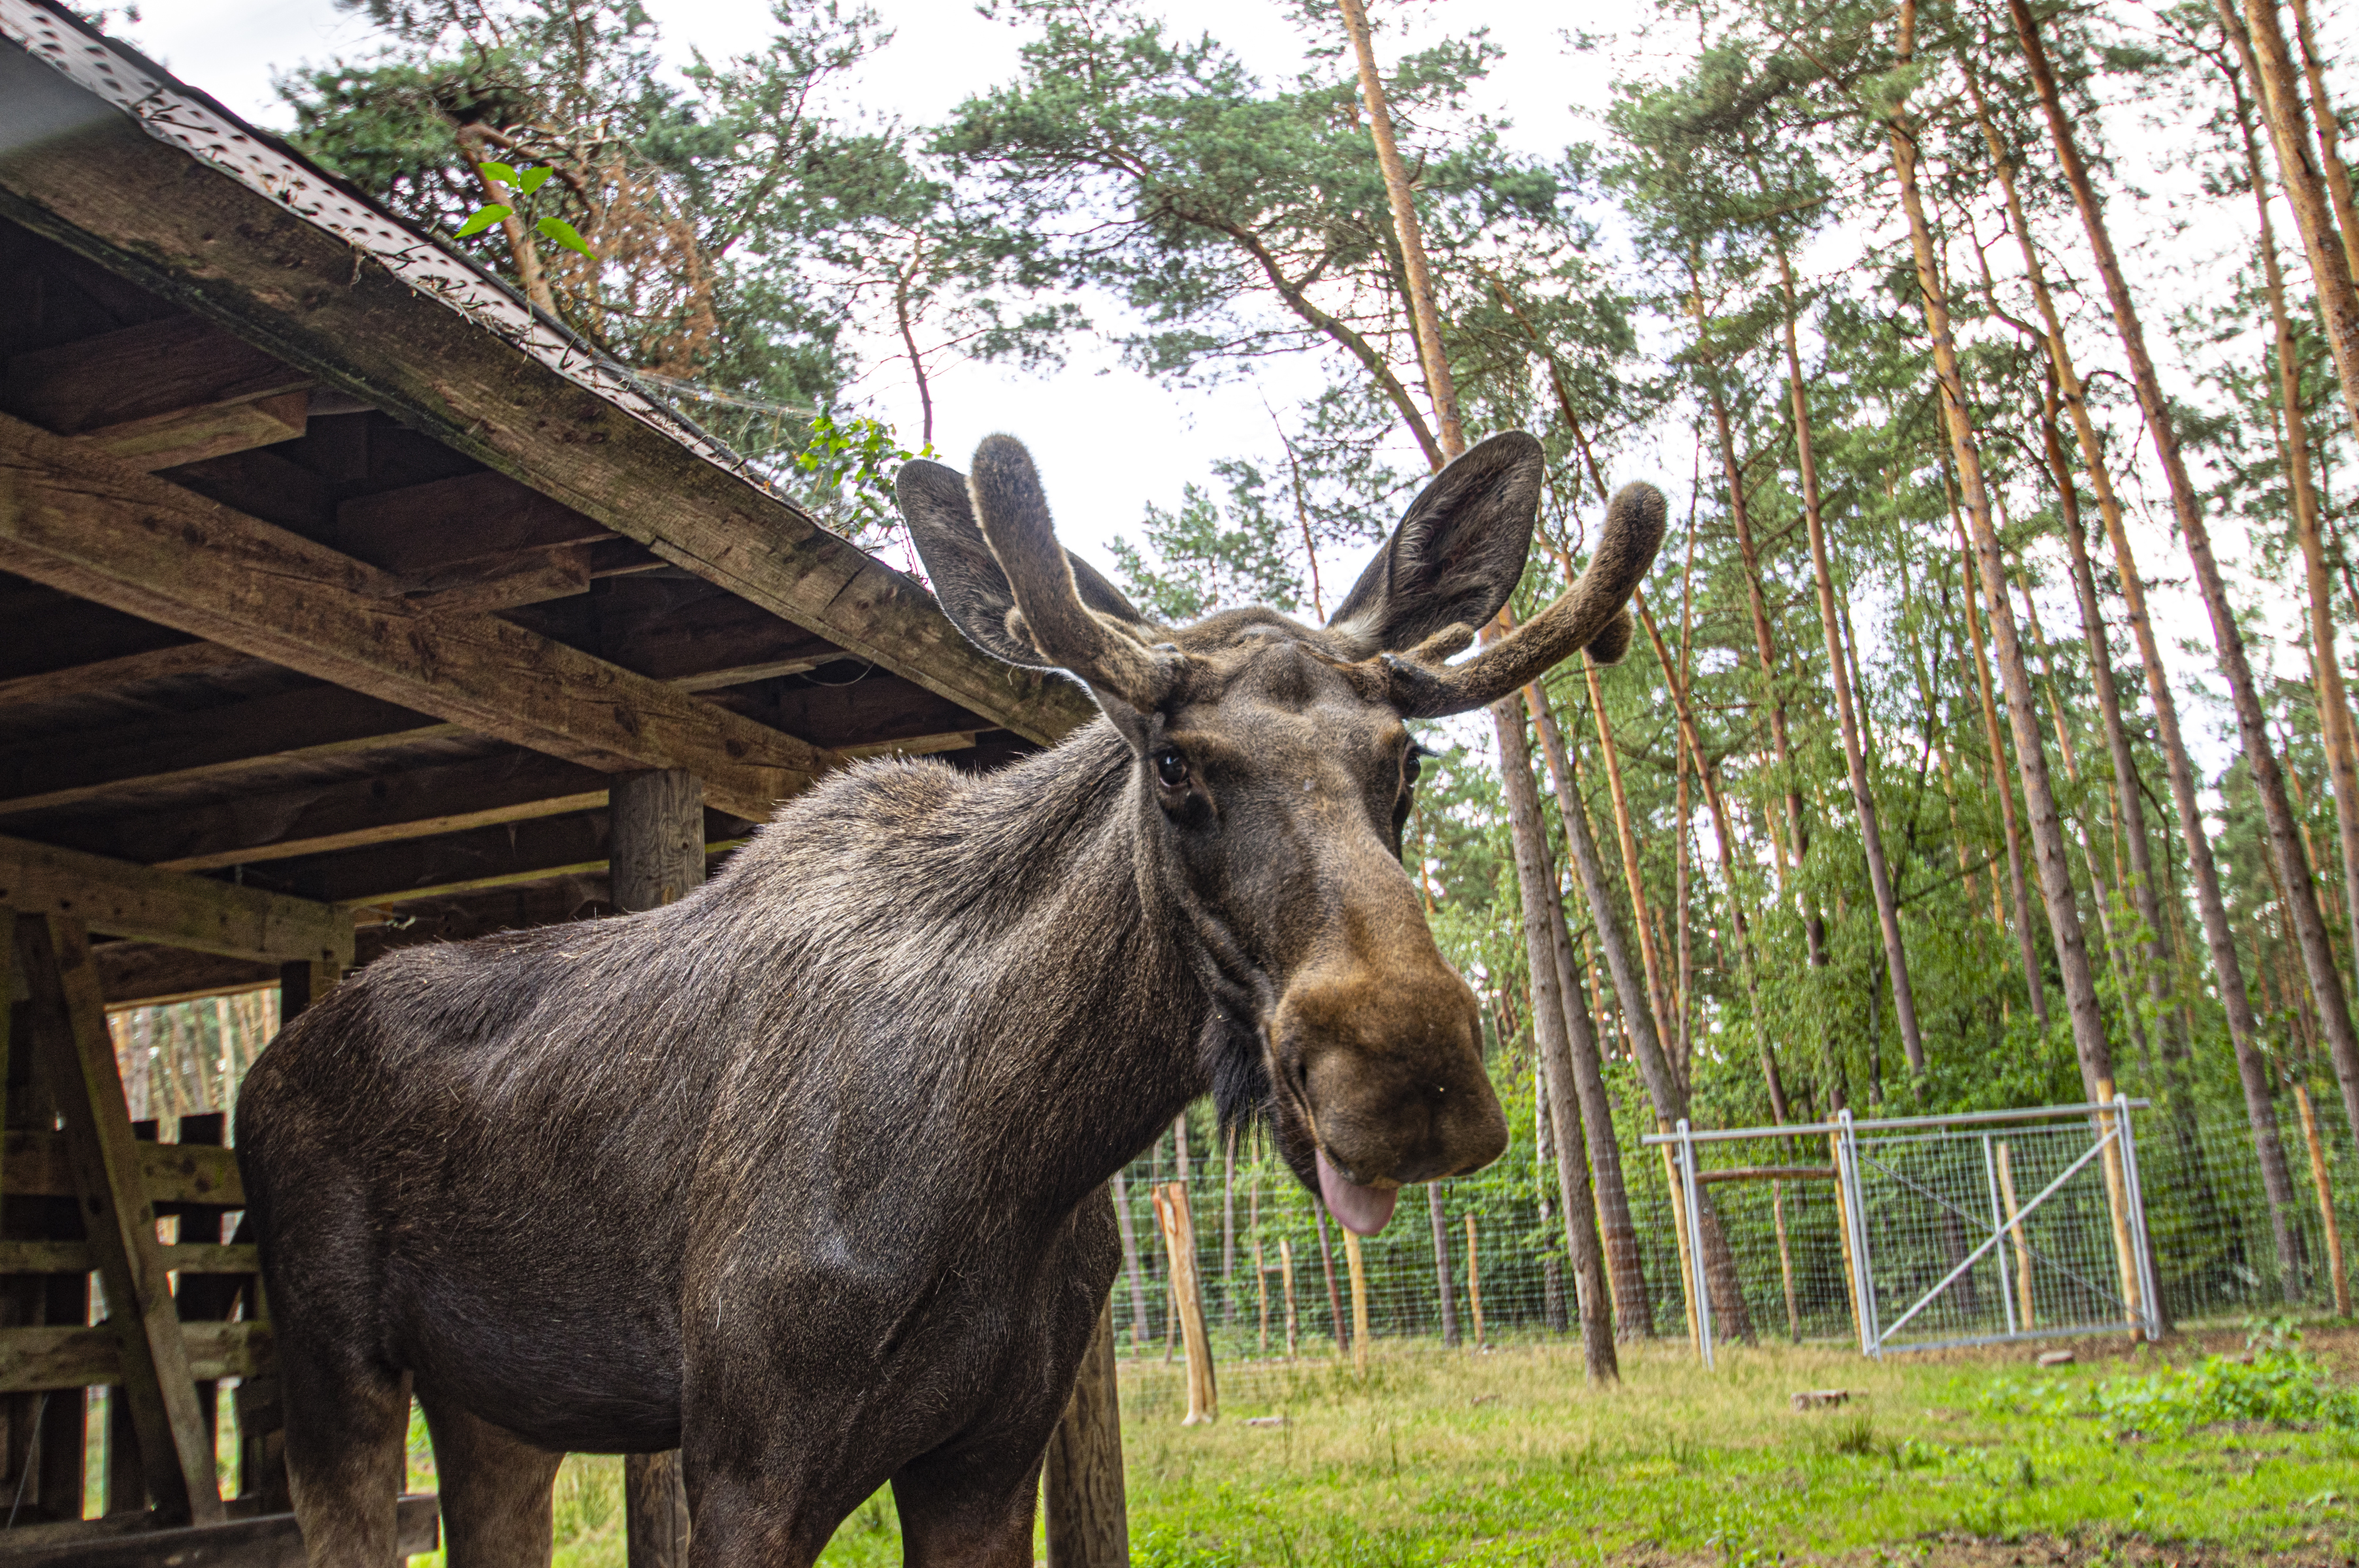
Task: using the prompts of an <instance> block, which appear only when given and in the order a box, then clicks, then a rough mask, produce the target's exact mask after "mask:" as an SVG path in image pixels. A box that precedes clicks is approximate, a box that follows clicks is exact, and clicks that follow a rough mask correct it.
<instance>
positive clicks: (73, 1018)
mask: <svg viewBox="0 0 2359 1568" xmlns="http://www.w3.org/2000/svg"><path fill="white" fill-rule="evenodd" d="M16 951H17V956H18V958H19V960H20V962H21V963H22V965H23V967H24V973H25V977H26V984H27V989H29V990H30V992H31V996H30V1001H31V1005H32V1008H33V1010H34V1013H35V1015H36V1016H37V1017H40V1018H42V1019H43V1022H42V1024H41V1025H39V1026H38V1027H37V1028H36V1029H35V1031H34V1038H35V1044H36V1049H37V1052H38V1056H39V1062H40V1066H41V1069H42V1071H43V1076H45V1077H46V1079H47V1080H48V1084H49V1095H50V1098H51V1099H52V1101H53V1102H54V1103H55V1105H56V1108H57V1112H58V1116H59V1119H60V1120H61V1121H62V1122H63V1123H64V1131H65V1140H64V1141H65V1148H66V1158H67V1161H68V1162H69V1163H70V1164H71V1166H72V1167H73V1173H74V1186H75V1187H76V1189H78V1191H77V1195H78V1196H79V1198H80V1199H81V1203H82V1226H83V1228H84V1229H85V1230H86V1231H87V1232H88V1233H89V1238H90V1246H91V1250H92V1252H93V1253H94V1254H95V1256H96V1260H97V1262H98V1270H97V1272H98V1275H99V1278H100V1279H101V1280H103V1281H105V1285H106V1300H107V1321H106V1325H105V1327H106V1329H107V1330H108V1331H109V1332H110V1333H111V1335H112V1336H113V1338H114V1341H115V1345H116V1350H117V1355H118V1356H119V1357H120V1360H119V1363H118V1365H119V1368H120V1370H119V1374H118V1376H119V1386H120V1387H121V1389H122V1390H123V1397H124V1399H125V1402H127V1403H128V1404H129V1406H130V1408H131V1424H132V1427H133V1429H134V1430H135V1431H136V1433H138V1438H139V1457H140V1463H141V1467H142V1468H143V1469H145V1470H146V1472H147V1494H148V1496H149V1497H151V1498H155V1500H156V1510H157V1513H158V1516H160V1518H161V1519H163V1521H164V1522H165V1523H167V1524H190V1523H193V1524H211V1523H212V1522H214V1521H216V1520H218V1519H221V1518H222V1517H223V1515H222V1500H221V1485H220V1482H219V1481H218V1480H217V1479H216V1477H215V1475H214V1461H213V1453H212V1443H211V1442H210V1441H209V1434H208V1433H206V1431H205V1424H204V1420H203V1417H202V1414H201V1412H200V1411H198V1409H197V1390H196V1382H195V1377H196V1374H195V1371H194V1369H193V1368H191V1367H190V1357H189V1346H188V1342H187V1340H186V1339H184V1338H183V1337H182V1336H181V1332H180V1317H179V1311H178V1310H177V1309H176V1307H175V1305H174V1303H173V1300H172V1288H171V1281H170V1279H169V1277H168V1274H167V1273H166V1272H165V1270H164V1266H163V1260H162V1249H161V1248H160V1247H159V1246H158V1243H157V1240H156V1206H155V1205H154V1204H153V1203H152V1202H151V1201H150V1200H149V1198H148V1195H147V1190H146V1184H145V1183H144V1182H143V1180H142V1173H141V1171H140V1165H139V1145H138V1143H137V1141H136V1140H135V1139H134V1138H133V1136H132V1132H131V1119H130V1116H129V1114H128V1112H127V1111H126V1110H125V1105H124V1098H123V1079H122V1077H121V1076H120V1075H119V1074H118V1073H117V1071H116V1069H115V1062H114V1039H113V1037H112V1036H111V1035H110V1034H109V1033H107V1028H106V1008H105V1003H104V1002H103V1000H101V999H100V996H99V990H98V971H97V970H96V969H95V968H92V966H91V961H90V936H89V934H88V932H87V931H86V930H85V929H84V927H83V925H82V923H81V922H80V921H78V920H70V919H65V918H61V917H60V916H58V915H54V914H51V915H19V916H18V917H17V920H16ZM19 1332H22V1331H19ZM69 1332H71V1331H69Z"/></svg>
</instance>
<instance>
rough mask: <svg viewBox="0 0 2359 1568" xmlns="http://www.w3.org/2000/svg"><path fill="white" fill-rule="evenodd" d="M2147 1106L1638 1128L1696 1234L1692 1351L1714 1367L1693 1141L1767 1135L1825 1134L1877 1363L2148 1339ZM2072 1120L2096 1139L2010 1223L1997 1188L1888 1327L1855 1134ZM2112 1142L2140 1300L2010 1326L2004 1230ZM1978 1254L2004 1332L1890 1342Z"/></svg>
mask: <svg viewBox="0 0 2359 1568" xmlns="http://www.w3.org/2000/svg"><path fill="white" fill-rule="evenodd" d="M2153 1103H2154V1102H2153V1101H2151V1100H2144V1099H2132V1098H2129V1097H2128V1096H2126V1095H2122V1094H2116V1095H2114V1098H2111V1099H2109V1100H2093V1101H2089V1102H2087V1103H2085V1104H2081V1105H2061V1106H2030V1107H2024V1108H2018V1109H2013V1110H1982V1111H1965V1112H1961V1113H1958V1114H1956V1115H1950V1116H1897V1117H1879V1118H1875V1119H1868V1120H1860V1119H1855V1118H1854V1117H1853V1115H1852V1113H1851V1112H1850V1111H1849V1110H1839V1111H1837V1112H1835V1115H1834V1119H1832V1120H1831V1121H1813V1122H1793V1123H1784V1124H1778V1125H1773V1126H1767V1127H1733V1128H1721V1129H1717V1130H1706V1131H1698V1130H1695V1129H1694V1128H1693V1127H1691V1126H1690V1124H1689V1123H1688V1121H1687V1120H1686V1119H1684V1118H1682V1119H1680V1121H1679V1122H1678V1123H1677V1125H1676V1126H1675V1127H1674V1128H1673V1129H1672V1130H1670V1131H1669V1132H1649V1133H1646V1134H1644V1135H1642V1137H1641V1138H1640V1140H1639V1141H1640V1142H1641V1143H1642V1144H1646V1145H1649V1146H1664V1147H1668V1148H1669V1151H1670V1152H1671V1156H1672V1159H1673V1161H1674V1162H1675V1169H1676V1172H1677V1174H1678V1177H1679V1181H1678V1186H1677V1197H1678V1201H1679V1204H1680V1217H1681V1218H1682V1219H1683V1220H1684V1221H1685V1224H1686V1227H1687V1234H1688V1236H1689V1237H1690V1238H1696V1239H1693V1240H1691V1241H1690V1245H1689V1247H1688V1249H1687V1251H1688V1255H1687V1257H1686V1258H1684V1259H1682V1260H1681V1265H1682V1266H1681V1268H1680V1288H1681V1289H1682V1290H1683V1291H1685V1292H1687V1295H1688V1299H1689V1300H1690V1301H1691V1302H1693V1303H1695V1322H1696V1341H1697V1343H1696V1348H1697V1353H1698V1356H1699V1357H1700V1358H1701V1360H1702V1362H1703V1365H1704V1367H1705V1368H1707V1369H1709V1368H1712V1365H1713V1356H1712V1349H1713V1346H1712V1291H1711V1287H1710V1281H1709V1279H1708V1277H1707V1272H1706V1266H1705V1262H1704V1256H1703V1248H1702V1247H1701V1245H1700V1238H1701V1235H1702V1231H1701V1228H1700V1226H1701V1220H1702V1204H1701V1189H1702V1186H1703V1184H1704V1183H1705V1181H1706V1180H1707V1177H1706V1176H1705V1173H1703V1172H1702V1171H1701V1169H1700V1168H1699V1166H1698V1164H1697V1161H1696V1152H1697V1145H1699V1144H1703V1143H1734V1142H1751V1141H1758V1140H1761V1139H1767V1138H1799V1137H1824V1138H1826V1139H1828V1140H1829V1141H1830V1142H1831V1144H1832V1148H1833V1151H1834V1166H1835V1172H1834V1173H1835V1181H1836V1184H1837V1187H1838V1190H1839V1191H1840V1192H1841V1194H1842V1196H1843V1204H1842V1209H1843V1217H1842V1224H1843V1230H1844V1237H1843V1239H1844V1242H1845V1245H1846V1247H1847V1249H1848V1250H1849V1251H1850V1252H1851V1255H1852V1259H1853V1260H1854V1266H1853V1268H1852V1269H1851V1271H1850V1272H1851V1276H1852V1278H1851V1281H1850V1294H1851V1297H1852V1300H1851V1303H1850V1304H1851V1309H1852V1321H1853V1322H1854V1324H1855V1325H1857V1326H1858V1330H1859V1350H1860V1354H1861V1355H1862V1356H1865V1357H1871V1358H1873V1359H1875V1360H1882V1359H1883V1358H1884V1357H1885V1355H1886V1353H1887V1352H1891V1351H1911V1350H1945V1349H1952V1348H1955V1347H1958V1346H1969V1345H1999V1344H2008V1343H2013V1342H2017V1341H2021V1340H2030V1339H2062V1338H2068V1337H2071V1336H2076V1335H2088V1334H2114V1333H2121V1332H2124V1331H2126V1332H2127V1333H2129V1334H2130V1335H2132V1336H2139V1337H2144V1338H2146V1339H2147V1340H2158V1339H2160V1338H2161V1337H2162V1316H2161V1308H2160V1302H2159V1296H2158V1291H2157V1288H2156V1281H2155V1271H2154V1249H2153V1247H2152V1245H2151V1243H2150V1241H2149V1239H2148V1237H2147V1223H2146V1200H2145V1195H2144V1192H2143V1190H2142V1189H2141V1187H2140V1186H2139V1184H2138V1168H2137V1138H2136V1131H2135V1130H2134V1128H2133V1127H2132V1124H2131V1123H2132V1119H2131V1113H2132V1112H2134V1111H2140V1110H2147V1109H2151V1108H2152V1107H2153ZM2076 1118H2086V1119H2088V1120H2089V1121H2090V1122H2091V1123H2092V1125H2093V1131H2094V1133H2095V1136H2094V1137H2093V1140H2092V1141H2091V1142H2090V1144H2089V1147H2088V1148H2087V1150H2086V1151H2084V1152H2082V1153H2081V1154H2080V1155H2079V1156H2078V1157H2077V1158H2075V1159H2074V1160H2073V1161H2072V1162H2071V1164H2069V1165H2067V1166H2066V1167H2065V1168H2064V1170H2063V1171H2062V1172H2061V1173H2059V1174H2058V1175H2057V1176H2056V1177H2055V1178H2053V1179H2052V1180H2051V1181H2049V1184H2047V1185H2046V1186H2045V1187H2043V1188H2041V1189H2040V1191H2039V1192H2038V1194H2037V1195H2034V1196H2032V1197H2031V1198H2030V1199H2029V1200H2028V1201H2027V1202H2025V1203H2023V1204H2021V1205H2020V1206H2018V1207H2017V1210H2016V1214H2015V1217H2014V1220H2013V1221H2012V1222H2010V1221H2007V1220H2006V1218H2005V1217H2003V1216H2002V1215H2001V1214H2000V1213H1999V1212H1998V1209H1997V1207H1996V1204H1997V1198H1996V1196H1995V1193H1996V1190H1997V1189H1996V1184H1995V1183H1996V1178H1995V1176H1994V1177H1991V1178H1990V1180H1991V1184H1992V1191H1993V1193H1994V1196H1993V1198H1992V1204H1993V1208H1992V1213H1991V1222H1990V1235H1989V1237H1988V1238H1986V1239H1984V1241H1983V1242H1982V1243H1981V1244H1980V1245H1978V1246H1976V1247H1975V1248H1974V1249H1973V1250H1972V1251H1970V1252H1968V1253H1967V1254H1966V1257H1965V1259H1964V1260H1963V1261H1962V1262H1960V1263H1958V1264H1957V1265H1956V1266H1955V1267H1953V1268H1952V1269H1951V1270H1950V1271H1949V1272H1948V1273H1946V1274H1944V1275H1943V1276H1942V1277H1941V1278H1940V1281H1937V1282H1936V1283H1935V1284H1934V1285H1933V1286H1932V1287H1931V1288H1930V1289H1929V1290H1927V1291H1926V1292H1923V1293H1922V1294H1921V1295H1919V1297H1918V1299H1917V1300H1916V1301H1915V1302H1913V1303H1910V1305H1909V1306H1908V1310H1906V1311H1905V1312H1903V1313H1901V1314H1900V1315H1899V1316H1898V1317H1896V1318H1895V1319H1893V1321H1892V1323H1891V1325H1890V1326H1888V1327H1886V1326H1884V1325H1881V1324H1880V1322H1879V1320H1878V1316H1877V1313H1876V1310H1875V1262H1874V1258H1873V1255H1872V1254H1871V1252H1870V1250H1869V1248H1868V1235H1867V1216H1866V1203H1865V1188H1864V1184H1863V1183H1862V1182H1861V1180H1860V1161H1861V1155H1860V1152H1859V1135H1860V1134H1861V1133H1863V1132H1865V1133H1870V1134H1875V1133H1887V1132H1910V1131H1935V1132H1947V1131H1951V1130H1955V1129H1961V1128H1968V1127H1987V1126H1994V1125H2008V1124H2014V1123H2021V1122H2034V1121H2044V1122H2060V1121H2066V1120H2071V1119H2076ZM1983 1142H1984V1164H1985V1166H1987V1165H1988V1164H1989V1159H1990V1151H1989V1139H1988V1138H1987V1136H1985V1137H1984V1140H1983ZM2109 1148H2112V1149H2117V1150H2118V1151H2119V1152H2120V1161H2121V1183H2122V1195H2121V1201H2122V1208H2123V1215H2122V1219H2123V1223H2124V1226H2125V1229H2126V1230H2127V1232H2128V1238H2129V1243H2130V1253H2131V1264H2132V1268H2133V1271H2134V1272H2135V1276H2136V1287H2137V1293H2138V1300H2137V1301H2136V1303H2123V1304H2124V1309H2125V1315H2124V1317H2123V1319H2122V1321H2121V1322H2119V1323H2104V1324H2081V1325H2072V1326H2070V1327H2060V1328H2053V1329H2022V1328H2019V1327H2017V1325H2016V1320H2015V1303H2014V1298H2013V1296H2012V1294H2010V1293H2009V1292H2008V1289H2007V1286H2008V1282H2009V1281H2008V1279H2007V1260H2006V1247H2005V1245H2004V1243H2005V1241H2006V1238H2007V1237H2008V1235H2009V1234H2010V1232H2012V1231H2013V1230H2014V1229H2016V1228H2017V1227H2018V1226H2020V1225H2021V1224H2022V1223H2023V1222H2024V1221H2025V1220H2026V1219H2027V1218H2028V1217H2030V1215H2031V1213H2032V1211H2033V1210H2035V1209H2037V1208H2038V1207H2039V1206H2040V1205H2041V1204H2043V1203H2045V1202H2047V1201H2048V1200H2049V1198H2051V1197H2053V1196H2055V1195H2056V1194H2058V1193H2059V1192H2060V1191H2062V1190H2063V1187H2064V1184H2066V1183H2067V1182H2069V1181H2071V1179H2072V1178H2073V1177H2074V1176H2076V1175H2078V1174H2079V1173H2081V1171H2082V1168H2083V1167H2085V1166H2087V1165H2089V1164H2091V1163H2092V1162H2097V1161H2100V1160H2101V1159H2102V1158H2103V1156H2104V1152H2105V1151H2106V1150H2107V1149H2109ZM1934 1201H1936V1202H1937V1203H1943V1205H1944V1206H1945V1207H1950V1208H1951V1210H1952V1212H1954V1213H1956V1214H1957V1215H1958V1217H1960V1218H1961V1219H1964V1220H1968V1221H1970V1222H1972V1223H1974V1224H1976V1225H1977V1226H1979V1225H1980V1222H1979V1221H1976V1220H1974V1219H1973V1216H1971V1215H1969V1214H1968V1213H1966V1211H1964V1210H1963V1209H1959V1208H1956V1207H1955V1206H1953V1205H1949V1204H1947V1203H1946V1202H1945V1200H1942V1199H1940V1198H1936V1199H1935V1200H1934ZM1985 1252H1990V1253H1993V1254H1995V1256H1996V1258H1997V1260H1998V1271H1999V1282H2000V1295H2001V1297H2002V1300H2003V1302H2004V1304H2005V1307H2006V1316H2007V1323H2008V1325H2009V1326H2008V1329H2007V1332H2006V1333H2004V1334H1983V1335H1967V1336H1960V1337H1957V1338H1952V1339H1937V1340H1926V1341H1924V1342H1922V1343H1920V1344H1915V1345H1893V1344H1890V1343H1888V1341H1889V1340H1890V1338H1891V1336H1892V1335H1893V1334H1894V1333H1895V1332H1896V1331H1897V1330H1898V1329H1899V1327H1900V1326H1901V1325H1903V1324H1905V1323H1907V1322H1908V1320H1909V1319H1910V1318H1913V1317H1915V1316H1916V1315H1917V1314H1919V1312H1921V1311H1923V1310H1924V1309H1925V1308H1926V1307H1927V1306H1928V1305H1930V1303H1932V1301H1933V1299H1934V1298H1935V1297H1937V1296H1939V1295H1940V1293H1941V1292H1943V1291H1946V1290H1948V1289H1949V1288H1950V1286H1951V1285H1952V1284H1954V1283H1956V1282H1957V1281H1958V1279H1959V1278H1960V1277H1961V1276H1962V1275H1963V1274H1964V1273H1965V1272H1966V1271H1968V1270H1969V1269H1971V1268H1973V1266H1974V1264H1975V1263H1976V1262H1978V1261H1980V1260H1981V1259H1982V1257H1983V1254H1984V1253H1985ZM2108 1293H2111V1292H2108ZM2116 1299H2118V1297H2116Z"/></svg>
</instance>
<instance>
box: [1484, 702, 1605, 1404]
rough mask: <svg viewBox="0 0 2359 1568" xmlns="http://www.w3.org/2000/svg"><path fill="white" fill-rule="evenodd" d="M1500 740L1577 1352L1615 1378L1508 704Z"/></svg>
mask: <svg viewBox="0 0 2359 1568" xmlns="http://www.w3.org/2000/svg"><path fill="white" fill-rule="evenodd" d="M1491 722H1492V724H1493V726H1494V727H1495V729H1496V730H1497V731H1498V736H1499V780H1500V784H1501V785H1502V786H1503V791H1504V793H1505V795H1506V802H1507V826H1508V830H1509V835H1510V837H1511V838H1512V839H1513V840H1514V843H1515V850H1516V880H1517V883H1518V884H1519V885H1520V886H1521V888H1522V890H1523V911H1524V953H1525V956H1526V958H1527V961H1528V963H1529V964H1530V966H1531V978H1532V1039H1533V1043H1534V1044H1536V1045H1537V1047H1538V1051H1539V1057H1540V1066H1541V1070H1542V1071H1543V1072H1545V1073H1546V1074H1547V1075H1548V1081H1549V1097H1548V1098H1549V1112H1550V1119H1551V1120H1550V1130H1552V1131H1553V1132H1554V1133H1555V1134H1556V1146H1557V1161H1556V1172H1557V1188H1558V1192H1559V1194H1560V1196H1561V1197H1562V1199H1563V1203H1564V1228H1565V1237H1566V1241H1567V1247H1566V1250H1567V1252H1568V1253H1569V1255H1570V1256H1571V1260H1572V1279H1573V1294H1574V1297H1575V1300H1576V1302H1577V1303H1578V1305H1579V1310H1580V1314H1581V1349H1582V1358H1583V1360H1584V1362H1585V1363H1586V1366H1587V1368H1588V1373H1589V1380H1590V1381H1591V1382H1593V1383H1610V1382H1615V1381H1618V1380H1619V1379H1620V1378H1621V1375H1622V1373H1621V1366H1620V1362H1619V1361H1618V1359H1617V1358H1616V1357H1615V1355H1614V1311H1613V1305H1612V1301H1613V1298H1612V1294H1611V1288H1610V1287H1609V1286H1608V1285H1607V1283H1606V1279H1605V1259H1604V1249H1603V1244H1602V1243H1601V1242H1600V1240H1599V1238H1598V1234H1597V1208H1596V1200H1595V1197H1594V1195H1593V1192H1592V1190H1591V1187H1590V1181H1589V1161H1588V1160H1587V1159H1586V1158H1585V1157H1584V1154H1583V1150H1584V1147H1585V1145H1586V1143H1587V1140H1586V1139H1585V1138H1584V1137H1583V1135H1582V1115H1581V1113H1580V1111H1579V1110H1577V1109H1576V1107H1577V1106H1579V1105H1580V1103H1581V1101H1580V1091H1579V1089H1578V1087H1576V1086H1575V1084H1574V1081H1573V1072H1572V1058H1571V1043H1570V1042H1569V1041H1568V1040H1567V1038H1566V1033H1565V1005H1564V996H1563V991H1562V988H1561V986H1560V982H1559V979H1558V972H1557V953H1556V932H1555V929H1554V927H1555V925H1556V924H1557V923H1556V920H1555V918H1554V912H1553V909H1552V907H1551V905H1550V903H1549V897H1548V891H1547V890H1548V889H1549V886H1550V885H1551V882H1552V881H1553V878H1552V876H1551V874H1550V873H1549V869H1548V864H1547V858H1546V855H1545V853H1544V849H1545V845H1546V842H1547V840H1546V838H1545V836H1544V835H1543V834H1542V832H1541V830H1540V800H1539V790H1538V787H1537V786H1536V785H1535V784H1533V783H1532V753H1531V748H1530V746H1529V745H1528V744H1527V743H1526V741H1525V740H1524V722H1523V714H1522V713H1521V712H1520V711H1519V710H1518V709H1517V704H1516V699H1515V698H1514V697H1507V698H1505V699H1503V700H1502V701H1500V702H1497V703H1495V704H1494V705H1493V706H1492V708H1491Z"/></svg>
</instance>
